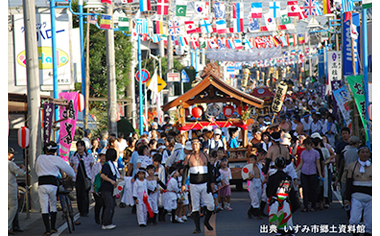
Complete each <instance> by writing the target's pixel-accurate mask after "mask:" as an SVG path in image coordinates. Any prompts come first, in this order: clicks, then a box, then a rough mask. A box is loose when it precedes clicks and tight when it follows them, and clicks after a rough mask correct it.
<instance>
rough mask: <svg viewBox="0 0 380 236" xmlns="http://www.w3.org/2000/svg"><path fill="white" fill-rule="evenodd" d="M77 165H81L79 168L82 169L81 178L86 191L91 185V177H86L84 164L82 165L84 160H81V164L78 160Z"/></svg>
mask: <svg viewBox="0 0 380 236" xmlns="http://www.w3.org/2000/svg"><path fill="white" fill-rule="evenodd" d="M79 165H80V166H81V167H82V168H81V169H80V171H82V175H83V179H84V180H83V181H84V189H85V190H86V191H89V190H90V188H91V185H92V182H91V179H90V178H88V177H87V175H86V172H85V171H84V166H83V165H84V162H83V165H81V164H80V162H79Z"/></svg>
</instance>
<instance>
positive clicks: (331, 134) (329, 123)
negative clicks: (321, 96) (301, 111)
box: [322, 114, 337, 148]
mask: <svg viewBox="0 0 380 236" xmlns="http://www.w3.org/2000/svg"><path fill="white" fill-rule="evenodd" d="M334 120H335V117H334V116H333V115H332V114H329V115H328V116H327V120H326V121H325V123H324V124H323V127H322V133H323V134H325V135H326V136H327V138H328V139H329V143H330V145H331V146H332V147H333V148H335V135H336V133H337V130H336V125H335V123H334Z"/></svg>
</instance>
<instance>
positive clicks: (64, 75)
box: [13, 13, 73, 85]
mask: <svg viewBox="0 0 380 236" xmlns="http://www.w3.org/2000/svg"><path fill="white" fill-rule="evenodd" d="M50 18H51V17H50V14H40V13H37V14H36V33H37V35H36V36H37V51H38V68H39V80H40V84H41V85H52V84H53V76H52V68H53V55H52V39H51V38H52V25H51V19H50ZM13 23H14V28H13V32H14V37H13V39H14V60H15V62H14V64H15V65H14V66H15V81H16V85H26V49H25V28H24V17H23V14H14V15H13ZM55 28H56V36H57V37H56V45H57V50H56V55H57V57H56V58H57V74H58V84H71V81H72V76H73V74H72V73H71V71H72V70H73V69H71V68H73V64H72V63H73V62H72V58H71V55H72V51H71V50H72V49H71V48H72V45H71V44H72V43H73V42H72V40H70V38H71V37H72V35H71V28H72V15H71V14H70V13H69V14H61V13H56V20H55Z"/></svg>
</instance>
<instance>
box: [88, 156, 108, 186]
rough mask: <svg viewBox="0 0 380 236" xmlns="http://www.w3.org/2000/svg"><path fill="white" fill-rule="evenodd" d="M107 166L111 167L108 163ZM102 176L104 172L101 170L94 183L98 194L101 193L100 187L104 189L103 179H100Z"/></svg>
mask: <svg viewBox="0 0 380 236" xmlns="http://www.w3.org/2000/svg"><path fill="white" fill-rule="evenodd" d="M105 164H107V165H109V164H108V162H105V163H104V165H105ZM101 175H102V170H100V171H99V173H97V174H96V175H95V180H94V183H92V186H93V188H94V191H95V192H96V193H99V190H100V187H102V183H103V179H102V177H100V176H101Z"/></svg>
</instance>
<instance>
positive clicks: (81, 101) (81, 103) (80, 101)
mask: <svg viewBox="0 0 380 236" xmlns="http://www.w3.org/2000/svg"><path fill="white" fill-rule="evenodd" d="M83 110H84V96H83V94H81V93H79V94H78V111H79V112H81V111H83Z"/></svg>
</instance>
